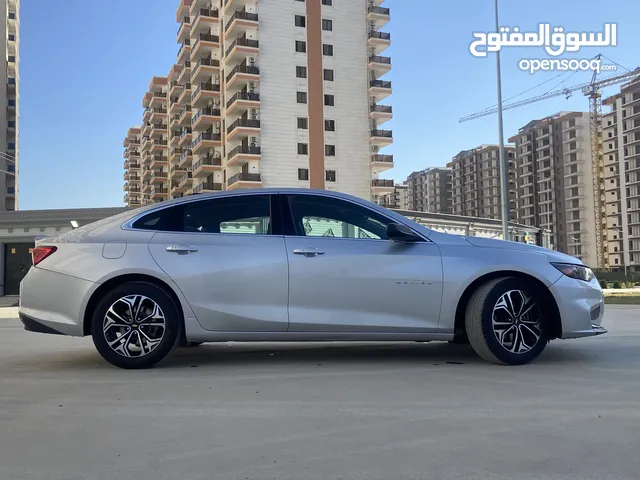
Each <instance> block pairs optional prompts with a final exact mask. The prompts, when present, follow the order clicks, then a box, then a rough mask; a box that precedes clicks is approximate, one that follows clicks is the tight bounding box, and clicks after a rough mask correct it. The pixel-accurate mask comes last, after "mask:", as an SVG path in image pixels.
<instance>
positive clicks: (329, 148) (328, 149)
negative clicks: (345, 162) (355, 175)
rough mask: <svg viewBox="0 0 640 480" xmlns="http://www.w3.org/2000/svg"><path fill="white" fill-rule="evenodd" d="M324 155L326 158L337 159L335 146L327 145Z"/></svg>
mask: <svg viewBox="0 0 640 480" xmlns="http://www.w3.org/2000/svg"><path fill="white" fill-rule="evenodd" d="M324 155H325V156H326V157H335V156H336V146H335V145H325V146H324Z"/></svg>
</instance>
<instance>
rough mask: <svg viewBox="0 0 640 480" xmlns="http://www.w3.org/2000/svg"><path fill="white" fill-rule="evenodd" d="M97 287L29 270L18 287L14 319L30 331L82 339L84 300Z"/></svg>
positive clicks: (65, 277) (86, 282)
mask: <svg viewBox="0 0 640 480" xmlns="http://www.w3.org/2000/svg"><path fill="white" fill-rule="evenodd" d="M97 287H98V285H97V284H96V283H93V282H90V281H88V280H83V279H80V278H77V277H72V276H69V275H64V274H61V273H56V272H51V271H49V270H44V269H42V268H31V269H30V270H29V272H28V273H27V275H26V276H25V277H24V279H23V280H22V283H21V284H20V308H19V309H18V316H19V317H20V320H21V321H22V323H23V324H24V325H25V329H26V330H28V331H31V332H39V333H50V334H57V335H71V336H75V337H82V336H84V310H85V307H86V301H87V299H88V298H89V297H90V295H91V293H92V292H93V291H95V289H96V288H97Z"/></svg>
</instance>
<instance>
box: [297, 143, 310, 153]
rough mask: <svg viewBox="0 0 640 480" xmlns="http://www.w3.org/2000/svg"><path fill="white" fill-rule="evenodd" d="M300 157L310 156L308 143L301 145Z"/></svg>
mask: <svg viewBox="0 0 640 480" xmlns="http://www.w3.org/2000/svg"><path fill="white" fill-rule="evenodd" d="M298 155H309V145H308V144H306V143H299V144H298Z"/></svg>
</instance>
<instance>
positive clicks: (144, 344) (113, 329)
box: [91, 282, 181, 369]
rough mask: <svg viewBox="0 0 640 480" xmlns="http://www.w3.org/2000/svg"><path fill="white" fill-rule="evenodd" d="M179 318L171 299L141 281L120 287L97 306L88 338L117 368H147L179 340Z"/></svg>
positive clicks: (163, 356)
mask: <svg viewBox="0 0 640 480" xmlns="http://www.w3.org/2000/svg"><path fill="white" fill-rule="evenodd" d="M180 322H181V320H180V316H179V313H178V309H177V308H176V305H175V304H174V302H173V300H172V299H171V297H170V296H169V295H168V294H167V293H166V292H165V291H164V290H163V289H161V288H159V287H157V286H155V285H152V284H149V283H144V282H131V283H126V284H124V285H120V286H118V287H116V288H114V289H113V290H111V291H110V292H108V293H107V294H106V295H105V296H104V298H103V299H102V300H101V301H100V303H99V304H98V306H97V308H96V310H95V311H94V313H93V319H92V322H91V335H92V337H93V343H94V345H95V346H96V349H97V350H98V352H99V353H100V355H102V358H104V359H105V360H106V361H107V362H109V363H111V364H112V365H115V366H117V367H120V368H127V369H134V368H149V367H152V366H153V365H155V364H156V363H158V362H159V361H161V360H163V359H164V358H165V357H166V356H167V355H168V354H169V353H170V352H171V350H173V348H174V347H175V346H176V344H177V342H178V339H179V337H180V335H179V334H180V324H181V323H180Z"/></svg>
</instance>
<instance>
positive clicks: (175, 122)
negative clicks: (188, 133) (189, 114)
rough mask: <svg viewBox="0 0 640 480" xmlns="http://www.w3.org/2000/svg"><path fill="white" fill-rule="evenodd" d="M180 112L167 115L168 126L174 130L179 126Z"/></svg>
mask: <svg viewBox="0 0 640 480" xmlns="http://www.w3.org/2000/svg"><path fill="white" fill-rule="evenodd" d="M180 116H181V115H180V114H179V113H177V114H173V115H171V116H170V117H169V128H171V130H176V129H177V128H178V127H179V126H180Z"/></svg>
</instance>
